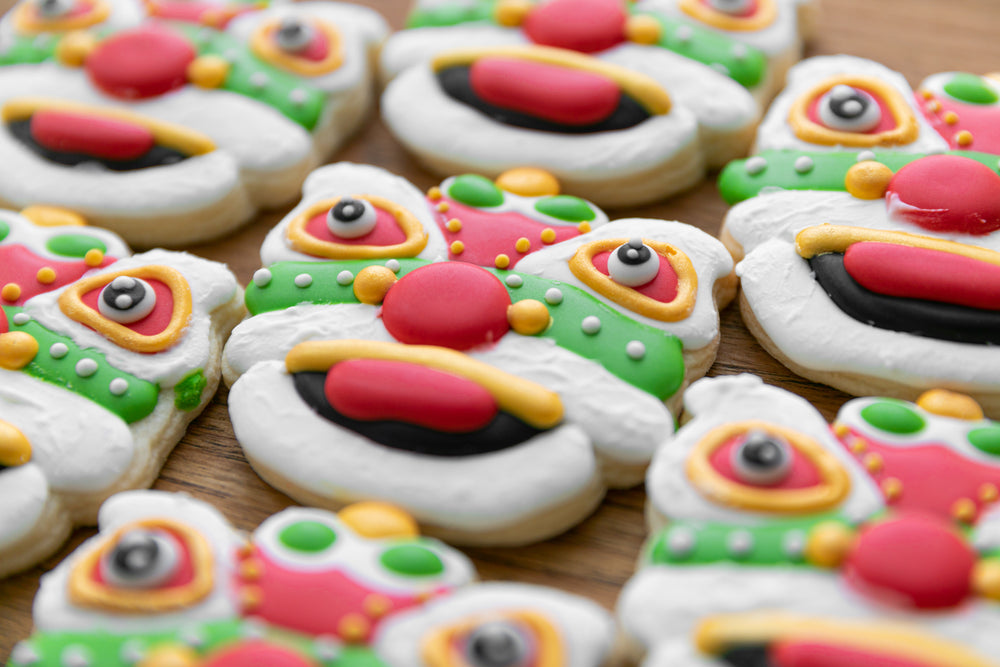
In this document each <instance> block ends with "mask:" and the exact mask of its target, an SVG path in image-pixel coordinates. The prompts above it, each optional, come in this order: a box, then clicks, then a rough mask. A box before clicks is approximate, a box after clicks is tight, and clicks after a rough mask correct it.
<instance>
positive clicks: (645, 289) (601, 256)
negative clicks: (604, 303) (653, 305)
mask: <svg viewBox="0 0 1000 667" xmlns="http://www.w3.org/2000/svg"><path fill="white" fill-rule="evenodd" d="M610 256H611V252H610V251H609V252H599V253H597V254H596V255H594V258H593V260H592V261H593V263H594V268H596V269H597V270H598V271H600V272H601V273H603V274H604V275H606V276H610V275H611V274H610V273H609V272H608V257H610ZM659 258H660V269H659V271H657V273H656V277H655V278H653V279H652V280H650V281H649V282H648V283H646V284H645V285H639V286H638V287H633V288H632V289H634V290H635V291H636V292H638V293H639V294H642V295H643V296H648V297H649V298H650V299H655V300H657V301H660V302H662V303H670V302H671V301H673V300H674V299H676V298H677V272H676V271H674V267H673V266H671V264H670V260H668V259H667V258H666V257H664V256H663V255H659Z"/></svg>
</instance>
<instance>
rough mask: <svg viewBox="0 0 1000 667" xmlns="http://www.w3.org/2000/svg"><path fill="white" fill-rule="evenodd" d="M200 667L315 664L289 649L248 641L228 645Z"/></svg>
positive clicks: (277, 666)
mask: <svg viewBox="0 0 1000 667" xmlns="http://www.w3.org/2000/svg"><path fill="white" fill-rule="evenodd" d="M198 664H199V665H200V666H201V667H261V666H262V665H267V667H315V666H316V664H317V663H315V662H313V661H312V660H309V659H307V658H305V657H303V656H302V655H301V654H299V653H296V652H295V651H292V650H291V649H289V648H285V647H281V646H275V645H273V644H268V643H267V642H264V641H260V640H248V641H245V642H240V643H239V644H238V645H229V646H227V647H225V648H223V649H222V650H221V651H218V652H216V653H213V654H212V655H211V656H209V657H208V659H207V660H205V661H204V662H199V663H198Z"/></svg>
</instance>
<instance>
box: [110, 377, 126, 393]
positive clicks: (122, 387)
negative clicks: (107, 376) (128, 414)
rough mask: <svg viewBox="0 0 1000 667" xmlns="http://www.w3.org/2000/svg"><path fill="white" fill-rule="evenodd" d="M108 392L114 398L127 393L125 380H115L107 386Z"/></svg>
mask: <svg viewBox="0 0 1000 667" xmlns="http://www.w3.org/2000/svg"><path fill="white" fill-rule="evenodd" d="M108 391H110V392H111V393H112V394H114V395H115V396H121V395H122V394H124V393H125V392H126V391H128V380H126V379H125V378H115V379H114V380H112V381H111V384H109V385H108Z"/></svg>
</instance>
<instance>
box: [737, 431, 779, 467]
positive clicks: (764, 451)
mask: <svg viewBox="0 0 1000 667" xmlns="http://www.w3.org/2000/svg"><path fill="white" fill-rule="evenodd" d="M740 456H741V457H742V458H743V461H744V462H745V463H746V464H747V465H750V466H752V467H754V468H763V469H767V468H775V467H777V466H779V465H781V463H782V461H783V460H784V458H785V454H784V451H783V450H782V447H781V445H779V444H778V443H777V442H775V441H774V440H772V439H771V438H768V437H766V436H756V437H753V438H751V439H750V440H748V441H747V442H746V444H744V445H743V449H742V450H741V451H740Z"/></svg>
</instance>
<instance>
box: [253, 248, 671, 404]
mask: <svg viewBox="0 0 1000 667" xmlns="http://www.w3.org/2000/svg"><path fill="white" fill-rule="evenodd" d="M384 263H385V260H381V261H371V260H345V261H334V262H279V263H277V264H274V265H272V266H270V267H268V269H269V270H270V272H271V281H270V282H269V283H267V285H265V286H264V287H259V286H258V285H256V284H254V283H251V284H250V285H249V286H248V287H247V290H246V304H247V309H248V310H249V311H250V314H251V315H259V314H260V313H264V312H268V311H274V310H284V309H285V308H289V307H291V306H294V305H297V304H338V303H359V301H358V299H357V297H355V296H354V289H353V286H352V285H351V284H347V285H341V284H340V283H338V282H337V276H338V274H340V272H342V271H345V270H346V271H349V272H351V273H352V274H353V275H357V274H358V272H359V271H361V270H362V269H363V268H365V267H367V266H371V265H383V264H384ZM428 263H429V262H426V261H424V260H420V259H401V260H399V265H400V269H399V272H398V273H397V275H398V276H399V277H400V278H402V277H403V276H405V275H406V274H407V273H409V272H410V271H413V270H414V269H417V268H419V267H421V266H424V265H426V264H428ZM487 270H489V271H490V272H491V273H493V274H494V275H496V276H497V277H498V278H499V279H500V280H501V281H503V280H504V278H506V277H507V276H511V275H517V276H518V277H520V278H521V280H522V285H521V286H520V287H510V286H507V291H508V292H509V293H510V297H511V301H513V302H517V301H521V300H524V299H535V300H537V301H541V302H542V303H546V299H545V293H546V291H548V290H549V289H551V288H553V287H557V288H558V289H559V291H560V292H561V293H562V296H563V298H562V301H561V302H560V303H558V304H556V305H552V304H549V306H548V307H549V313H550V314H551V315H552V324H551V325H550V326H549V328H548V329H546V330H545V331H543V332H542V333H540V334H538V335H539V336H541V337H543V338H550V339H552V340H553V341H555V343H556V344H557V345H559V346H560V347H563V348H565V349H567V350H569V351H571V352H573V353H575V354H577V355H579V356H581V357H584V358H585V359H591V360H593V361H595V362H597V363H599V364H601V365H602V366H603V367H604V368H605V369H606V370H607V371H608V372H610V373H612V374H614V375H616V376H617V377H619V378H621V379H622V380H624V381H625V382H628V383H629V384H631V385H633V386H635V387H637V388H639V389H642V390H643V391H645V392H648V393H650V394H652V395H653V396H656V397H657V398H660V399H663V400H665V399H667V398H669V397H670V396H672V395H673V394H674V393H676V392H677V390H678V389H680V387H681V383H682V382H683V380H684V359H683V351H682V349H681V342H680V340H679V339H678V338H676V337H675V336H673V335H671V334H669V333H666V332H664V331H662V330H660V329H658V328H656V327H654V326H651V325H648V324H645V323H642V322H637V321H636V320H634V319H632V318H630V317H628V316H627V315H625V314H623V313H620V312H618V311H617V310H615V309H613V308H611V307H610V306H607V305H605V304H604V303H601V302H600V301H598V300H597V299H596V298H594V297H593V296H591V295H590V294H588V293H587V292H584V291H583V290H581V289H578V288H576V287H573V286H572V285H566V284H563V283H560V282H558V281H554V280H548V279H546V278H540V277H538V276H531V275H527V274H523V273H515V272H508V271H500V270H496V269H487ZM300 273H308V274H309V275H311V276H312V278H313V280H312V283H311V284H310V285H309V286H308V287H297V286H296V285H295V282H294V280H295V276H297V275H299V274H300ZM504 284H505V286H506V283H504ZM588 315H595V316H597V317H598V318H599V319H600V320H601V329H600V331H599V332H598V333H596V334H586V333H584V332H583V330H582V329H581V326H580V323H581V322H582V321H583V318H585V317H587V316H588ZM513 335H516V334H513ZM630 341H639V342H640V343H642V344H643V346H645V350H646V352H645V355H644V356H643V357H642V358H641V359H633V358H631V357H629V356H628V354H626V346H627V345H628V343H629V342H630Z"/></svg>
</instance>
